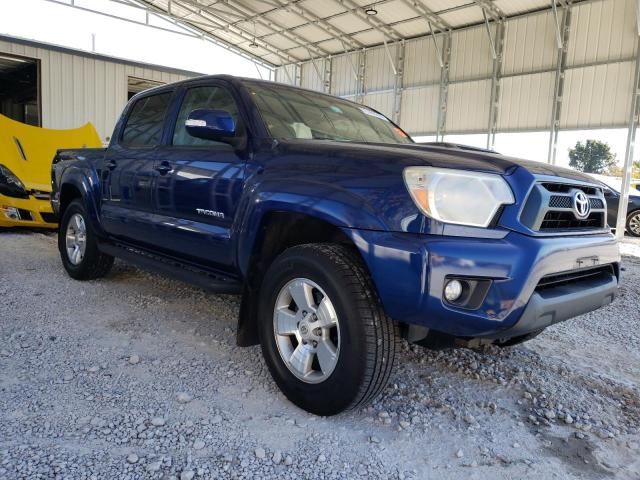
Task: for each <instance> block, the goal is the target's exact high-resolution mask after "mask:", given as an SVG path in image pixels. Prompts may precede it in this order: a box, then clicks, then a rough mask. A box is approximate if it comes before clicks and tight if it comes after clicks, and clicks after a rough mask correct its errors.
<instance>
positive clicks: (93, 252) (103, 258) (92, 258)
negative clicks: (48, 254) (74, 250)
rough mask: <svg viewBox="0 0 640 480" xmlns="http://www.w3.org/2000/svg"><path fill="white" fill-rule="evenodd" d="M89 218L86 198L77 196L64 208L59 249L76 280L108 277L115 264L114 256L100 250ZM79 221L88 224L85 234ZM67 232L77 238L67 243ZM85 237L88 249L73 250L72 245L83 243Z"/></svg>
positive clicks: (82, 224)
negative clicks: (83, 201)
mask: <svg viewBox="0 0 640 480" xmlns="http://www.w3.org/2000/svg"><path fill="white" fill-rule="evenodd" d="M88 218H89V217H88V215H87V211H86V209H85V207H84V205H83V204H82V202H81V201H80V200H74V201H73V202H71V204H69V206H68V207H67V209H66V210H65V211H64V214H63V215H62V220H61V221H60V229H59V230H58V250H59V251H60V258H61V259H62V265H63V266H64V269H65V270H66V271H67V273H68V274H69V276H70V277H72V278H75V279H76V280H93V279H96V278H100V277H104V276H105V275H106V274H107V273H109V270H111V267H112V265H113V257H112V256H111V255H106V254H104V253H102V252H100V250H98V243H97V236H96V234H95V232H94V231H93V230H92V228H91V223H90V222H89V221H88ZM70 224H71V225H70ZM79 225H81V226H84V236H83V235H82V228H79ZM67 233H69V235H70V236H73V237H74V240H70V241H71V244H68V243H67ZM76 233H77V234H76ZM82 238H84V251H83V252H81V253H80V254H77V256H76V254H70V253H69V250H68V247H69V246H70V245H81V244H82Z"/></svg>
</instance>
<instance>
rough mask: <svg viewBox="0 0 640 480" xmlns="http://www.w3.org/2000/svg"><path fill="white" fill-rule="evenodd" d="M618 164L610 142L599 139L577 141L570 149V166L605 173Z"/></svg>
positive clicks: (590, 171)
mask: <svg viewBox="0 0 640 480" xmlns="http://www.w3.org/2000/svg"><path fill="white" fill-rule="evenodd" d="M615 165H616V156H615V154H614V153H612V152H611V148H610V147H609V144H607V143H605V142H600V141H598V140H587V141H586V142H584V143H582V142H577V143H576V146H575V147H573V148H572V149H570V150H569V166H570V167H572V168H575V169H576V170H580V171H581V172H586V173H605V172H607V171H608V170H609V169H611V168H612V167H615Z"/></svg>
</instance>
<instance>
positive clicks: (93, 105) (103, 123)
mask: <svg viewBox="0 0 640 480" xmlns="http://www.w3.org/2000/svg"><path fill="white" fill-rule="evenodd" d="M2 53H7V54H14V55H20V56H24V57H29V58H35V59H38V60H40V76H41V77H40V85H41V92H40V94H41V102H42V126H43V127H46V128H73V127H78V126H80V125H83V124H84V123H86V122H91V123H93V125H94V126H95V127H96V129H97V130H98V134H99V135H100V138H102V140H103V141H106V140H107V138H109V137H110V136H111V133H112V131H113V127H114V126H115V123H116V121H117V120H118V117H119V116H120V112H121V111H122V109H123V107H124V106H125V105H126V103H127V78H128V77H129V76H132V77H137V78H142V79H145V80H155V81H158V82H163V83H169V82H176V81H178V80H183V79H185V78H188V77H187V76H186V75H181V74H177V73H172V72H168V71H163V70H162V69H155V68H143V67H140V66H135V65H132V64H126V63H123V62H118V61H113V62H111V61H106V60H101V59H96V58H92V57H89V56H82V55H73V54H70V53H64V52H61V51H58V50H54V49H48V48H46V47H44V46H43V47H33V46H29V45H24V44H22V43H14V42H6V41H0V54H2Z"/></svg>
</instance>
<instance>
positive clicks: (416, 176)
mask: <svg viewBox="0 0 640 480" xmlns="http://www.w3.org/2000/svg"><path fill="white" fill-rule="evenodd" d="M404 182H405V184H406V186H407V189H408V190H409V193H410V194H411V198H413V201H414V203H415V204H416V206H417V207H418V209H420V211H422V213H424V214H425V215H427V216H429V217H431V218H433V219H435V220H439V221H441V222H446V223H454V224H458V225H469V226H474V227H487V226H488V225H489V224H490V223H491V220H493V217H494V216H495V214H496V212H497V211H498V209H499V208H500V206H502V205H509V204H512V203H514V198H513V193H512V192H511V188H509V185H508V184H507V182H506V181H505V180H504V178H502V177H501V176H499V175H493V174H490V173H478V172H467V171H464V170H452V169H448V168H434V167H408V168H405V169H404Z"/></svg>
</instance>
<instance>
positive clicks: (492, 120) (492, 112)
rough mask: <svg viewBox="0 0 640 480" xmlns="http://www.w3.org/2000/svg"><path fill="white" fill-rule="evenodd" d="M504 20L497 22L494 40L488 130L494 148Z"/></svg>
mask: <svg viewBox="0 0 640 480" xmlns="http://www.w3.org/2000/svg"><path fill="white" fill-rule="evenodd" d="M504 30H505V27H504V22H503V21H502V20H500V21H499V22H498V23H496V38H495V42H494V48H495V54H496V56H495V58H494V59H493V74H492V77H491V99H490V101H489V129H488V131H487V148H488V149H491V150H493V148H494V147H495V144H496V133H497V132H498V113H499V112H500V79H501V76H502V56H503V55H502V53H503V52H504Z"/></svg>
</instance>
